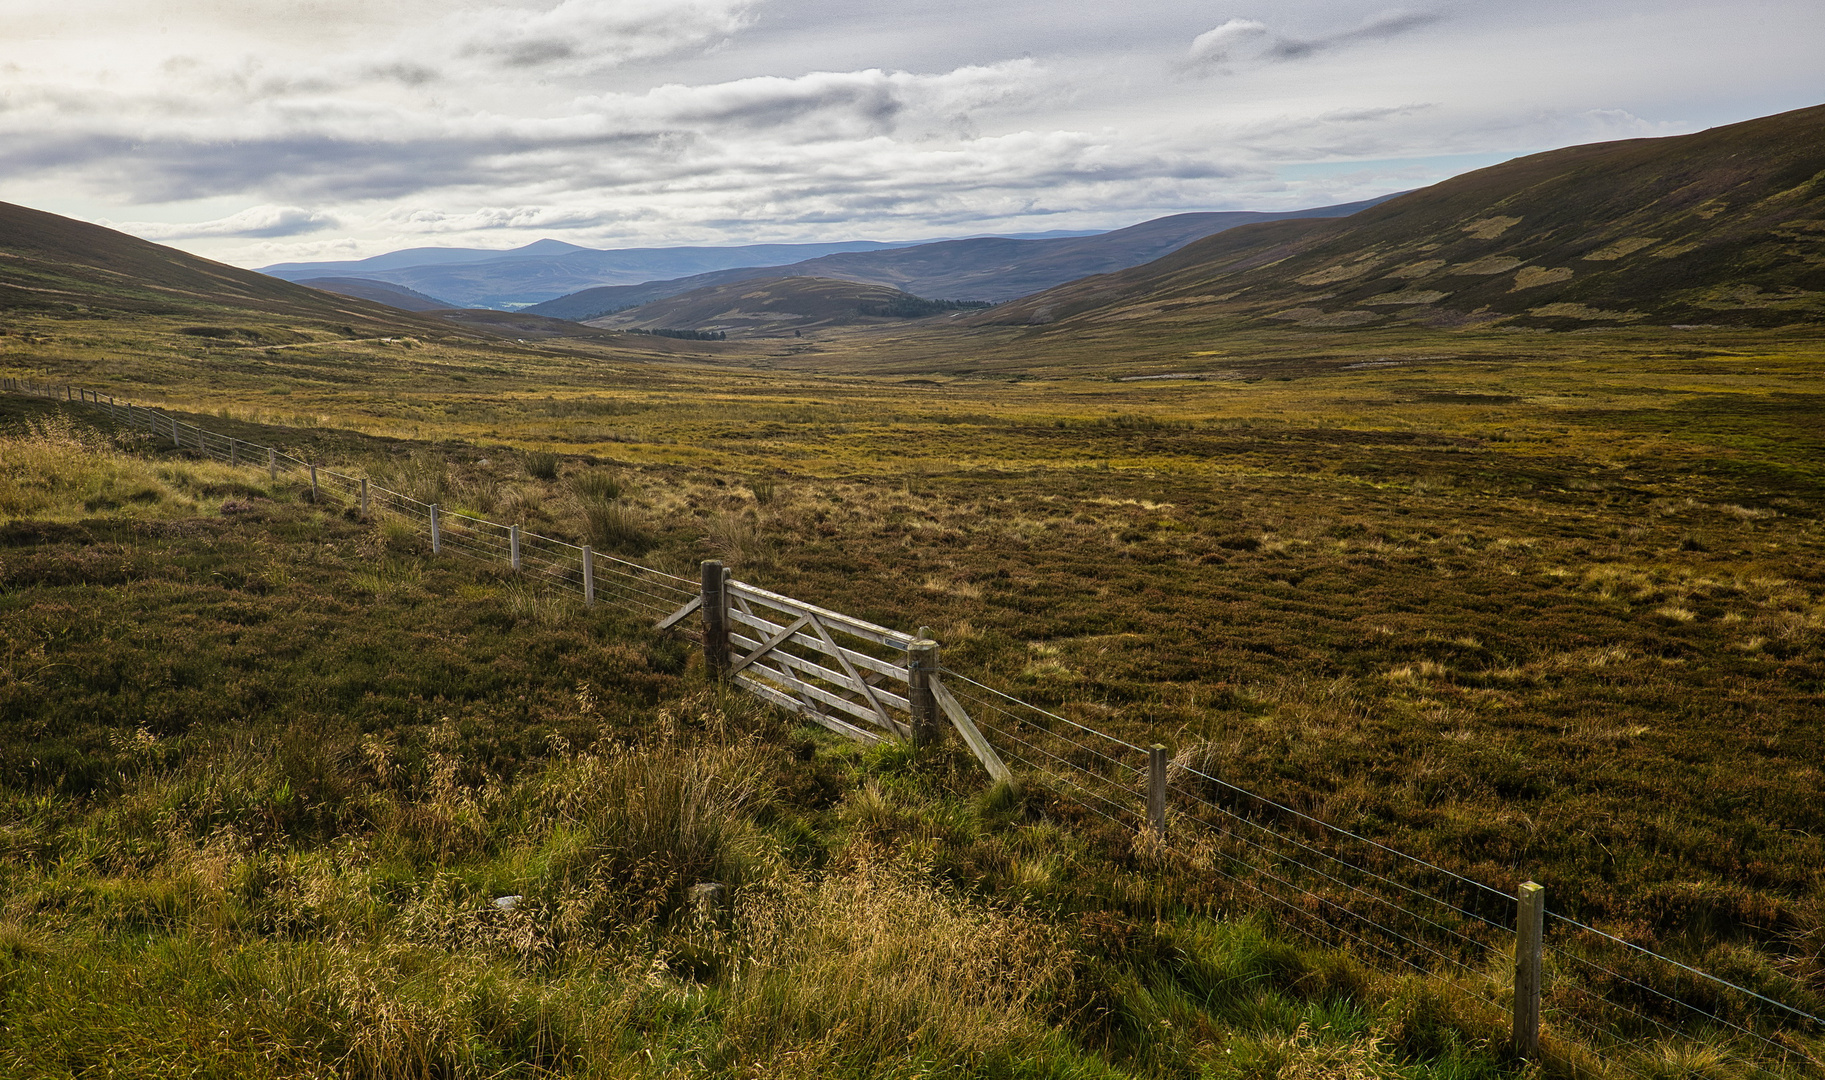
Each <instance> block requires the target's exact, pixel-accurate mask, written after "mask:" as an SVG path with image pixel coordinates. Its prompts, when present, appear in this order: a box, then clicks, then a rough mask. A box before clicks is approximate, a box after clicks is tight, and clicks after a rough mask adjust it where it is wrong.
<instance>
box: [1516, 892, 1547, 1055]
mask: <svg viewBox="0 0 1825 1080" xmlns="http://www.w3.org/2000/svg"><path fill="white" fill-rule="evenodd" d="M1515 902H1516V909H1515V942H1514V1052H1515V1054H1516V1055H1517V1056H1519V1057H1524V1058H1538V1057H1539V1056H1540V959H1541V952H1542V949H1543V947H1544V942H1545V937H1546V890H1545V889H1544V888H1542V887H1540V886H1539V885H1536V884H1534V883H1533V882H1531V881H1524V882H1522V883H1521V887H1520V888H1519V889H1517V890H1515Z"/></svg>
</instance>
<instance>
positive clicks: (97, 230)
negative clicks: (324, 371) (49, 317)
mask: <svg viewBox="0 0 1825 1080" xmlns="http://www.w3.org/2000/svg"><path fill="white" fill-rule="evenodd" d="M224 308H227V309H230V310H238V311H244V312H248V313H259V314H262V315H265V316H268V317H274V316H276V317H281V318H285V317H289V318H302V319H309V320H314V321H319V322H327V323H332V324H338V325H345V326H348V327H350V328H353V329H356V330H357V331H359V332H367V331H374V332H384V333H392V332H407V333H410V332H421V331H425V330H430V329H433V328H436V327H438V326H441V325H442V324H438V323H434V322H431V321H429V320H427V319H426V318H425V317H424V316H421V315H412V314H408V313H406V312H403V311H400V310H399V309H398V308H395V307H387V306H383V305H380V304H377V303H374V302H372V301H369V300H362V299H358V298H354V297H348V296H340V295H337V294H335V293H330V292H323V291H321V290H318V289H312V288H306V287H305V286H302V285H295V284H293V283H291V282H288V281H281V280H279V279H278V278H273V277H268V276H266V275H265V274H260V273H256V272H254V271H252V270H242V269H240V268H239V267H234V266H227V265H224V264H222V263H218V262H211V261H210V260H208V259H203V258H199V257H197V256H195V255H190V254H187V253H185V252H182V251H178V250H177V249H175V248H169V247H164V246H163V245H160V244H154V243H151V242H149V241H146V240H141V239H139V238H137V237H133V236H128V235H127V234H125V233H121V232H116V231H114V230H113V229H106V228H103V227H101V226H99V225H91V224H88V223H87V222H82V221H76V220H73V219H71V218H66V217H60V216H58V215H56V214H49V213H45V212H44V211H41V210H33V209H30V208H28V207H24V206H16V205H13V204H11V203H0V311H20V312H49V313H54V314H62V315H69V316H75V317H83V316H98V315H99V316H104V317H105V316H109V315H113V314H123V315H129V314H130V315H174V316H184V317H198V318H201V317H204V316H209V315H214V314H218V313H220V312H221V311H222V309H224Z"/></svg>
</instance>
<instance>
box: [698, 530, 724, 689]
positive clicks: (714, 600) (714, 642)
mask: <svg viewBox="0 0 1825 1080" xmlns="http://www.w3.org/2000/svg"><path fill="white" fill-rule="evenodd" d="M701 569H702V571H703V662H704V666H705V667H706V668H707V669H708V670H709V672H710V674H711V675H713V676H714V677H716V678H718V679H726V678H728V677H729V593H728V589H727V588H725V587H724V584H723V582H724V580H725V579H724V578H723V575H722V563H720V562H718V561H716V560H715V559H705V560H704V561H703V566H702V568H701Z"/></svg>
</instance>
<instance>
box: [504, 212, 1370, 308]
mask: <svg viewBox="0 0 1825 1080" xmlns="http://www.w3.org/2000/svg"><path fill="white" fill-rule="evenodd" d="M1389 197H1390V198H1391V197H1392V196H1389ZM1380 201H1381V200H1380V199H1369V200H1366V201H1364V202H1358V203H1345V204H1341V205H1338V206H1320V207H1314V208H1312V209H1309V210H1295V211H1291V212H1288V213H1282V214H1272V213H1256V212H1254V211H1235V212H1227V213H1204V214H1174V215H1172V216H1170V217H1163V218H1155V219H1153V220H1151V221H1143V222H1141V223H1140V224H1138V225H1130V226H1128V227H1127V228H1125V229H1116V230H1114V231H1113V232H1106V233H1096V234H1094V235H1091V236H1064V237H1048V238H1043V239H1036V240H1021V239H1011V238H1007V237H994V236H988V237H976V238H973V239H968V240H944V241H939V242H937V243H932V244H920V245H917V246H913V247H902V248H896V249H893V250H890V251H868V252H844V253H840V254H834V255H824V256H821V257H819V258H815V259H807V260H805V261H803V262H797V263H792V264H790V265H789V266H783V267H782V266H771V267H765V266H747V267H740V268H736V269H730V270H719V271H716V272H714V273H708V274H697V275H694V276H691V277H685V278H678V279H676V280H671V281H649V282H645V283H643V284H640V285H612V286H602V287H600V288H594V289H585V290H583V291H581V292H577V293H572V294H571V295H569V296H561V297H559V298H557V299H556V300H549V301H546V302H545V303H542V304H535V305H533V306H532V307H530V308H528V309H527V310H528V311H533V312H536V313H538V314H540V315H550V316H553V317H555V318H560V319H593V318H595V317H597V316H599V315H605V314H609V313H612V312H616V311H622V310H625V309H627V308H631V307H637V306H639V305H641V304H647V303H651V302H652V301H654V300H662V299H664V298H666V297H668V296H677V295H680V294H682V293H686V292H690V291H692V290H694V289H701V288H705V287H709V286H716V285H726V284H729V283H732V282H739V281H752V280H755V279H758V278H775V277H787V276H802V277H821V278H837V279H840V280H844V281H856V282H863V283H866V284H873V285H885V286H888V287H889V288H894V289H899V290H902V291H904V292H908V293H913V294H915V295H918V296H929V297H940V298H944V299H954V300H989V301H995V300H1010V299H1013V298H1014V297H1017V296H1025V295H1027V294H1028V293H1032V292H1037V291H1039V290H1040V289H1045V288H1050V287H1051V286H1054V285H1058V284H1060V283H1062V282H1066V281H1071V280H1074V279H1076V278H1080V277H1083V276H1085V275H1087V274H1101V273H1106V272H1109V271H1112V270H1119V269H1121V268H1124V267H1129V266H1135V265H1137V264H1140V263H1144V262H1147V261H1148V260H1151V259H1156V258H1159V257H1160V256H1161V255H1164V254H1166V253H1167V252H1169V251H1172V250H1173V249H1175V248H1178V247H1181V246H1183V245H1185V244H1189V243H1191V242H1192V241H1194V240H1197V239H1199V238H1200V237H1205V236H1210V235H1212V234H1213V233H1218V232H1222V231H1223V230H1226V229H1232V228H1236V227H1237V226H1241V225H1247V224H1252V223H1256V222H1264V221H1280V220H1286V219H1292V218H1311V217H1319V218H1322V217H1338V216H1341V215H1346V214H1352V213H1355V212H1356V211H1358V210H1361V209H1363V208H1365V207H1368V206H1373V205H1375V204H1376V203H1378V202H1380Z"/></svg>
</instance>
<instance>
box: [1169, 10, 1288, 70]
mask: <svg viewBox="0 0 1825 1080" xmlns="http://www.w3.org/2000/svg"><path fill="white" fill-rule="evenodd" d="M1272 36H1273V35H1272V34H1271V33H1270V32H1269V30H1268V28H1267V24H1266V23H1261V22H1256V21H1255V20H1253V19H1231V20H1229V21H1228V22H1226V23H1224V24H1223V25H1222V26H1219V27H1217V28H1216V29H1214V30H1206V31H1204V32H1203V33H1202V34H1199V35H1198V36H1197V37H1195V38H1192V39H1191V51H1190V53H1189V56H1188V58H1189V59H1190V61H1191V62H1192V63H1193V64H1224V63H1228V62H1229V61H1231V60H1233V59H1235V57H1236V54H1237V53H1239V52H1250V53H1252V52H1253V51H1254V50H1255V49H1256V48H1257V47H1258V46H1260V45H1261V43H1262V42H1264V41H1266V40H1267V39H1269V38H1271V37H1272Z"/></svg>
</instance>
